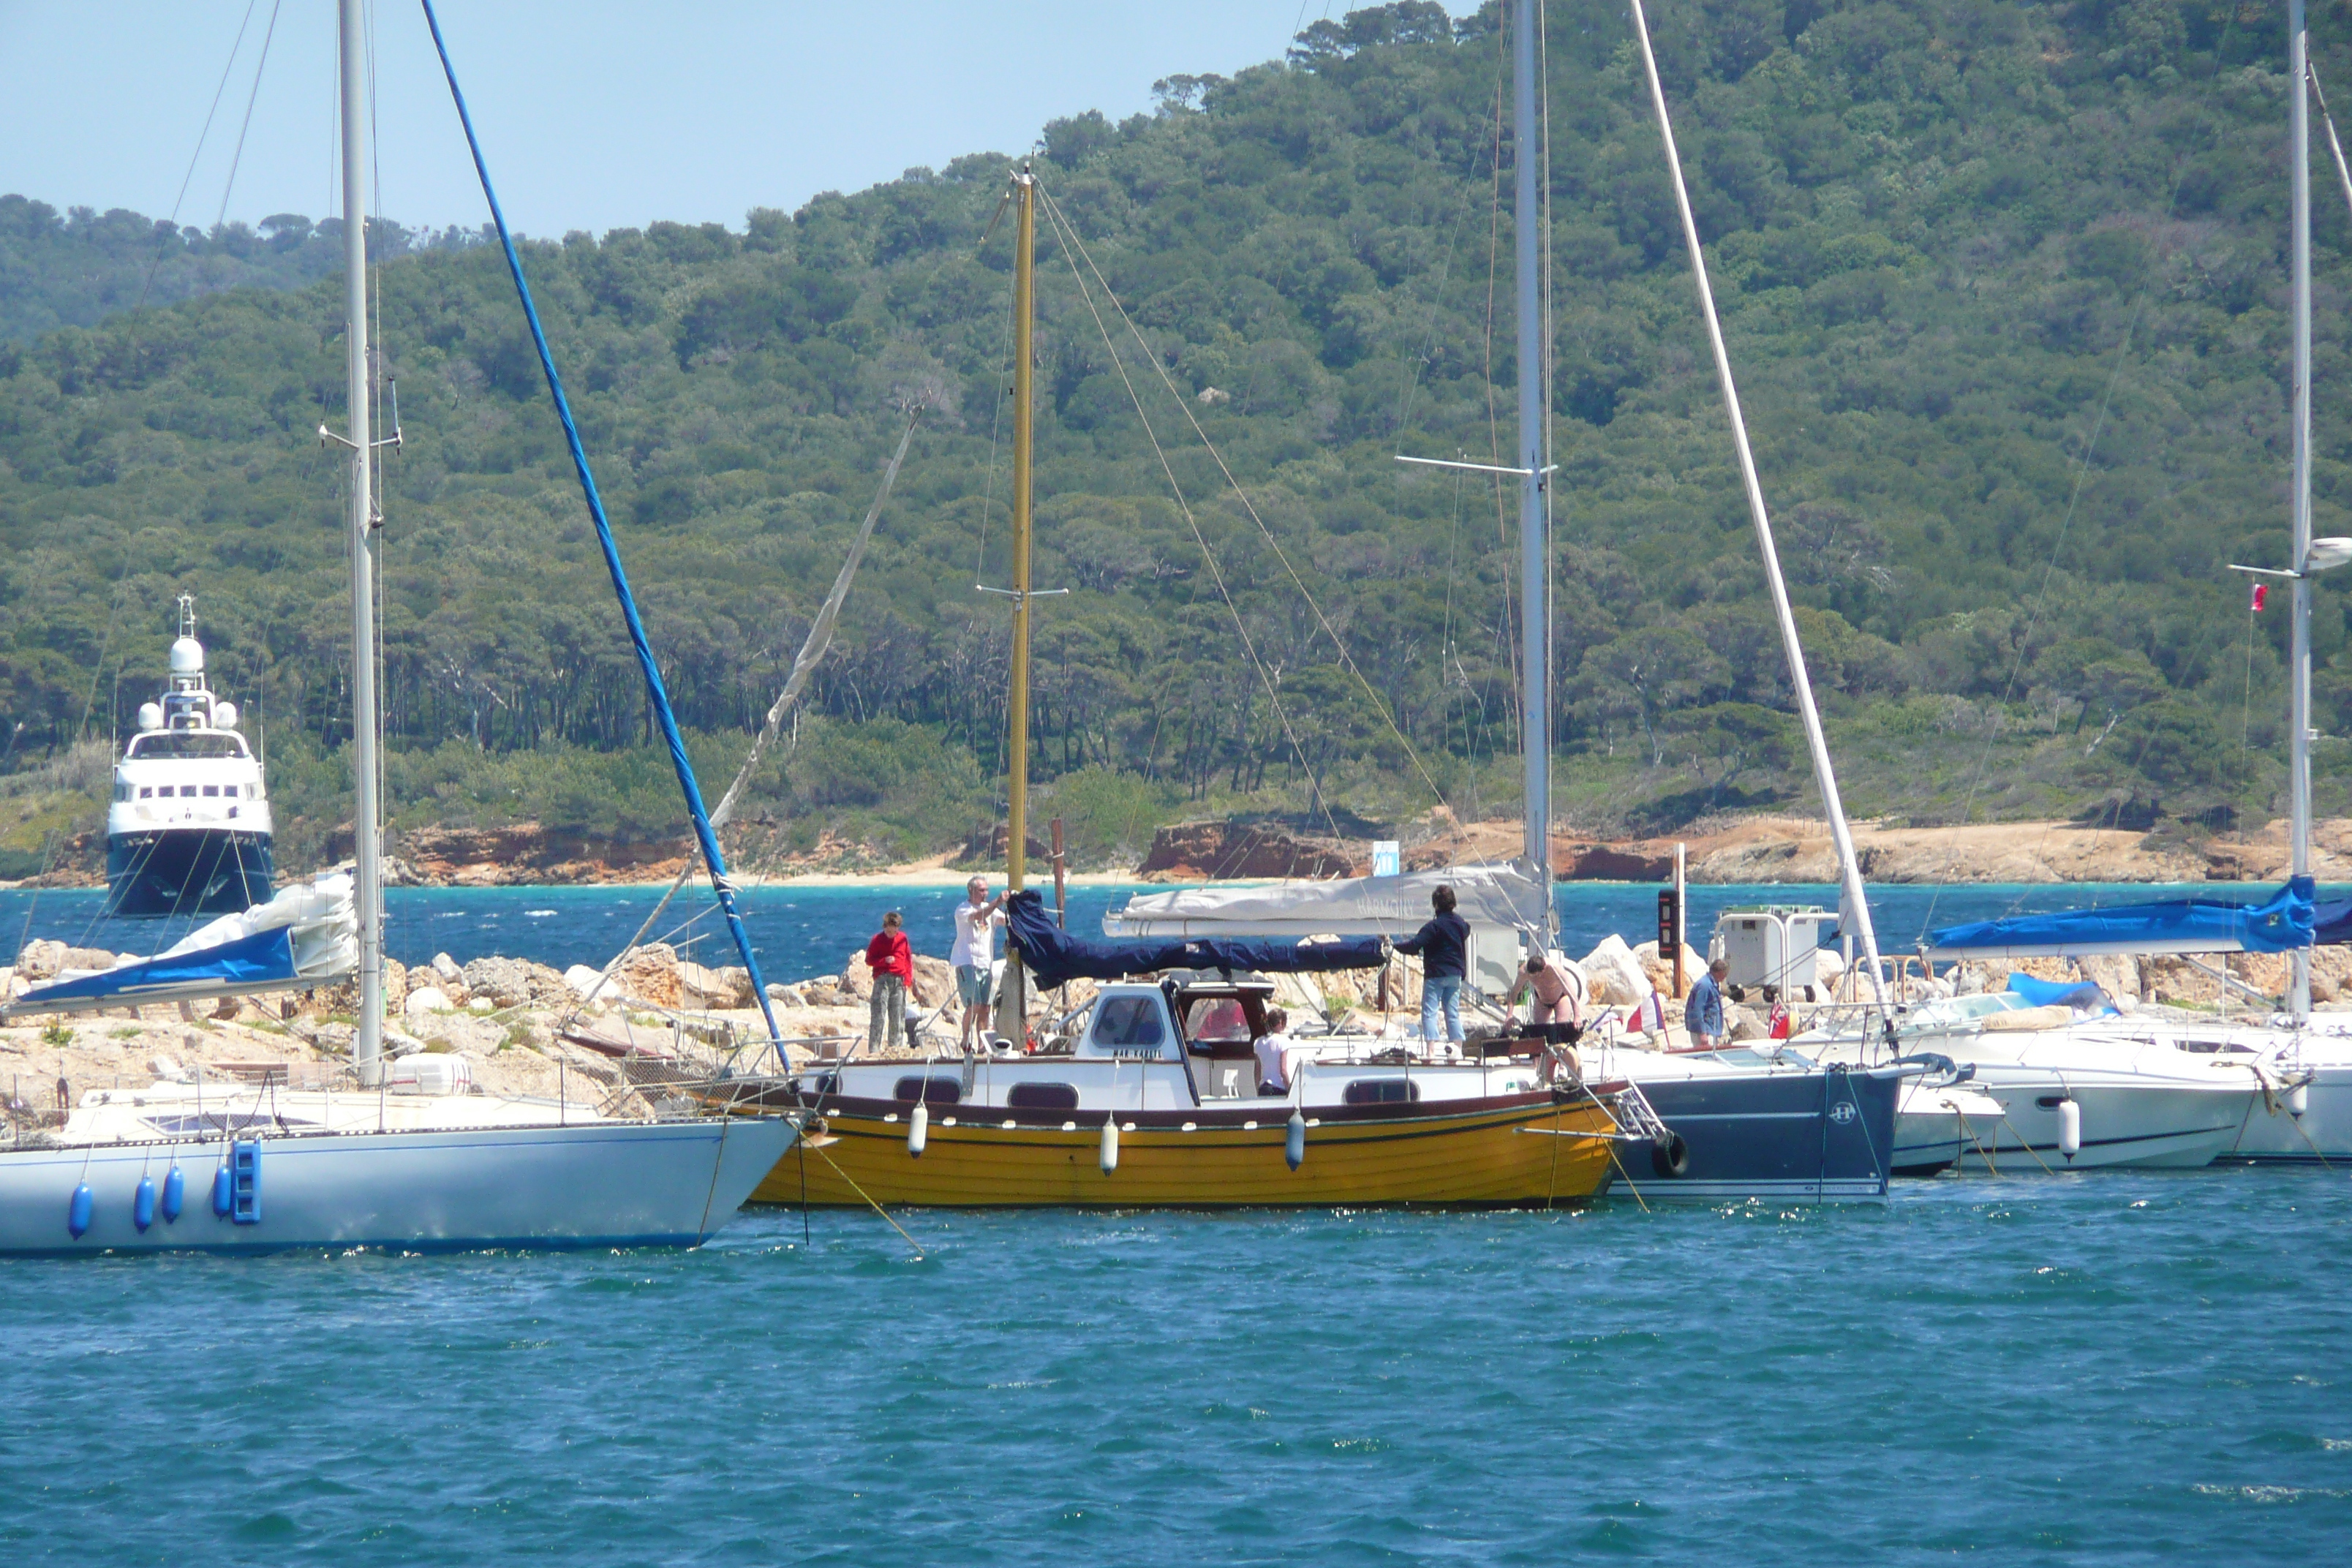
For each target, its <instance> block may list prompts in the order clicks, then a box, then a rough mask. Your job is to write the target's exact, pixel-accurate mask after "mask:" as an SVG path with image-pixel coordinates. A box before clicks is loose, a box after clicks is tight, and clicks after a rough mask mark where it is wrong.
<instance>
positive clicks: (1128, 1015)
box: [1070, 996, 1167, 1105]
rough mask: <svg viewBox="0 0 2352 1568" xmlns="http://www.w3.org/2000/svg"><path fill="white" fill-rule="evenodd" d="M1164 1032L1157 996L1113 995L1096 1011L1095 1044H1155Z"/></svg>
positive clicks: (1073, 1102) (1074, 1103) (1072, 1102)
mask: <svg viewBox="0 0 2352 1568" xmlns="http://www.w3.org/2000/svg"><path fill="white" fill-rule="evenodd" d="M1166 1033H1167V1031H1166V1030H1165V1029H1164V1028H1163V1027H1162V1026H1161V1025H1160V998H1158V997H1157V996H1113V997H1111V998H1110V999H1109V1000H1108V1001H1107V1002H1105V1003H1103V1004H1102V1005H1100V1006H1099V1007H1098V1008H1097V1009H1096V1011H1095V1033H1094V1043H1095V1044H1096V1045H1097V1046H1156V1045H1158V1044H1159V1043H1160V1040H1161V1039H1162V1038H1163V1037H1165V1036H1166ZM1070 1103H1071V1104H1073V1105H1076V1103H1077V1101H1076V1100H1072V1101H1071V1102H1070Z"/></svg>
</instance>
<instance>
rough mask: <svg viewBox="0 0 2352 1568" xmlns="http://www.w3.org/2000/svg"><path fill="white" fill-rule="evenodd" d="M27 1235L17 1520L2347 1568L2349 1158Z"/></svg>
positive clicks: (75, 1559)
mask: <svg viewBox="0 0 2352 1568" xmlns="http://www.w3.org/2000/svg"><path fill="white" fill-rule="evenodd" d="M902 1217H903V1219H904V1222H905V1223H906V1225H907V1226H908V1229H909V1230H910V1231H911V1232H912V1233H913V1235H914V1237H915V1238H916V1239H917V1240H918V1241H919V1243H920V1244H921V1245H922V1247H923V1248H924V1256H923V1258H922V1259H921V1260H920V1261H916V1260H914V1259H913V1258H911V1257H910V1255H909V1253H908V1248H907V1247H906V1246H905V1245H904V1244H903V1243H902V1242H901V1241H900V1240H899V1238H898V1237H897V1236H896V1235H895V1234H894V1233H892V1232H891V1231H890V1230H889V1229H888V1228H887V1227H886V1226H884V1225H883V1224H882V1223H881V1222H880V1221H879V1220H877V1219H876V1218H874V1217H873V1216H872V1215H861V1214H822V1213H821V1214H818V1215H815V1216H814V1218H813V1220H812V1222H811V1228H810V1237H811V1239H810V1240H809V1241H808V1242H806V1243H803V1234H802V1221H801V1217H800V1216H799V1215H796V1214H791V1213H778V1212H764V1213H754V1214H749V1215H744V1216H742V1217H740V1218H739V1219H738V1220H737V1221H736V1223H735V1224H734V1225H733V1226H730V1227H729V1229H728V1230H726V1231H725V1232H724V1233H722V1235H721V1236H720V1237H719V1239H718V1240H717V1241H716V1242H715V1243H714V1244H713V1245H711V1246H710V1247H706V1248H704V1249H703V1250H702V1251H699V1252H696V1253H636V1254H619V1255H614V1254H604V1255H584V1256H554V1257H514V1256H482V1257H461V1258H398V1257H383V1256H342V1257H321V1256H302V1257H284V1258H265V1259H258V1260H221V1259H205V1258H178V1259H173V1258H164V1259H154V1258H148V1259H138V1260H128V1259H122V1260H99V1261H82V1262H37V1263H12V1264H8V1265H5V1266H0V1345H5V1347H6V1348H5V1369H6V1370H5V1378H6V1381H7V1385H8V1391H9V1395H10V1399H9V1403H10V1407H11V1408H10V1413H9V1415H8V1416H7V1418H6V1419H5V1421H0V1561H5V1562H8V1563H56V1562H66V1563H77V1564H79V1563H107V1564H112V1563H174V1564H177V1563H215V1562H268V1561H310V1562H331V1563H338V1564H373V1563H453V1564H460V1563H461V1564H474V1563H490V1562H504V1561H511V1560H516V1559H520V1558H526V1557H529V1558H556V1559H560V1560H562V1561H563V1562H565V1563H571V1564H575V1565H591V1564H606V1563H613V1564H623V1563H722V1564H735V1563H744V1564H764V1563H843V1564H856V1565H858V1568H872V1565H877V1564H898V1563H908V1564H923V1563H1008V1564H1011V1563H1022V1564H1026V1563H1041V1564H1042V1563H1186V1564H1192V1563H1332V1564H1354V1563H1479V1564H1485V1563H1530V1564H1544V1565H1546V1568H1550V1565H1555V1564H1559V1563H1567V1562H1570V1561H1627V1562H1672V1563H1774V1564H1779V1563H1789V1564H1806V1565H1809V1568H1810V1565H1815V1564H1822V1563H1847V1562H1857V1563H1931V1562H1933V1563H1942V1562H1949V1561H1954V1560H1958V1561H1973V1562H1983V1563H2150V1564H2155V1563H2166V1564H2175V1563H2299V1564H2314V1563H2341V1562H2343V1561H2345V1560H2346V1558H2347V1552H2352V1384H2347V1378H2352V1371H2347V1357H2346V1354H2345V1346H2346V1344H2347V1342H2352V1299H2347V1292H2346V1291H2345V1290H2344V1289H2343V1284H2344V1280H2345V1279H2346V1278H2347V1269H2352V1225H2347V1220H2352V1192H2347V1184H2346V1178H2345V1174H2344V1173H2341V1172H2337V1173H2332V1174H2331V1173H2270V1172H2257V1171H2214V1172H2205V1173H2130V1172H2109V1173H2095V1174H2091V1173H2086V1174H2083V1175H2076V1176H2062V1177H2057V1178H2037V1179H2031V1180H2027V1179H2016V1178H2009V1179H2002V1180H1991V1179H1978V1180H1966V1181H1964V1180H1958V1179H1945V1180H1940V1181H1935V1182H1926V1183H1914V1184H1906V1185H1904V1186H1901V1187H1899V1188H1898V1189H1897V1193H1896V1195H1895V1198H1894V1199H1893V1201H1891V1202H1890V1203H1888V1204H1886V1205H1883V1206H1880V1205H1866V1206H1846V1207H1830V1208H1822V1209H1785V1210H1784V1209H1772V1208H1765V1207H1752V1206H1745V1205H1742V1206H1731V1207H1727V1208H1724V1209H1720V1210H1701V1211H1696V1212H1692V1211H1670V1210H1660V1211H1657V1212H1654V1213H1646V1214H1645V1213H1643V1211H1642V1210H1641V1209H1639V1208H1638V1207H1636V1206H1635V1205H1633V1204H1631V1203H1630V1202H1619V1201H1615V1200H1612V1201H1609V1202H1607V1203H1604V1204H1603V1205H1601V1206H1599V1207H1597V1208H1596V1209H1594V1210H1593V1211H1591V1212H1589V1213H1585V1214H1581V1215H1566V1214H1549V1215H1547V1214H1467V1215H1456V1214H1395V1213H1345V1212H1316V1213H1304V1214H1285V1213H1273V1212H1268V1213H1259V1214H1250V1215H1214V1216H1212V1215H1181V1214H1126V1215H1091V1214H1073V1213H1058V1214H1042V1215H973V1214H949V1213H940V1212H928V1213H926V1212H918V1213H913V1214H908V1215H903V1216H902Z"/></svg>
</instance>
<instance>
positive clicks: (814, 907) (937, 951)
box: [0, 882, 2215, 980]
mask: <svg viewBox="0 0 2352 1568" xmlns="http://www.w3.org/2000/svg"><path fill="white" fill-rule="evenodd" d="M1137 890H1139V889H1131V888H1099V887H1086V888H1073V889H1070V904H1069V910H1070V913H1069V921H1070V925H1071V928H1072V929H1073V930H1077V931H1100V930H1101V929H1102V916H1103V911H1104V910H1108V909H1109V908H1111V907H1113V906H1114V905H1115V904H1123V903H1125V902H1126V901H1127V899H1128V897H1129V894H1130V893H1132V892H1135V891H1137ZM1145 890H1154V889H1145ZM2169 891H2172V892H2175V893H2179V892H2189V891H2194V892H2197V893H2200V894H2204V895H2208V896H2210V895H2211V894H2212V893H2213V892H2214V891H2215V889H2213V888H2212V887H2210V885H2208V884H2202V883H2200V884H2199V885H2198V886H2197V887H2195V888H2194V889H2170V890H2169ZM2167 893H2168V889H2158V888H2150V887H2147V886H2146V885H2144V884H2116V885H2105V884H2091V883H2078V884H2073V885H2064V886H2047V885H2045V886H2037V887H2008V886H1991V887H1947V888H1934V887H1896V886H1885V887H1877V888H1873V889H1871V890H1870V904H1871V912H1872V919H1873V921H1874V923H1875V925H1876V926H1877V929H1878V937H1879V943H1880V946H1881V948H1882V950H1884V951H1885V952H1904V951H1907V950H1908V949H1909V948H1910V947H1911V946H1912V945H1913V944H1914V943H1916V942H1917V940H1918V938H1919V936H1920V934H1921V932H1922V931H1925V930H1926V929H1927V927H1928V926H1929V925H1931V924H1932V925H1950V924H1954V923H1956V922H1958V921H1973V920H1986V919H1990V918H1992V917H1994V916H1997V915H2003V914H2011V913H2017V912H2021V911H2025V910H2063V909H2073V908H2077V907H2080V906H2084V905H2088V904H2099V903H2105V904H2113V903H2137V902H2139V901H2141V900H2147V899H2151V898H2162V897H2165V896H2167ZM1657 894H1658V890H1657V889H1655V888H1654V887H1648V886H1643V885H1638V884H1628V883H1611V882H1578V883H1568V884H1563V885H1562V886H1561V887H1560V888H1559V889H1558V890H1557V893H1556V896H1555V897H1556V902H1557V904H1558V906H1559V915H1560V931H1561V942H1562V943H1563V945H1565V946H1566V947H1568V948H1569V949H1570V951H1571V952H1578V953H1582V952H1589V951H1591V947H1592V945H1593V943H1595V942H1599V941H1600V940H1601V938H1602V937H1603V936H1606V935H1608V934H1609V933H1610V932H1612V931H1616V932H1619V933H1621V934H1622V935H1623V936H1624V937H1625V939H1626V940H1627V941H1628V942H1646V941H1649V940H1650V939H1652V938H1654V936H1655V935H1656V934H1657ZM660 896H661V895H660V891H659V889H647V888H609V887H608V888H395V889H391V890H390V892H389V893H388V894H387V895H386V900H385V927H384V945H385V951H387V952H390V953H391V954H392V956H393V957H394V958H396V959H398V960H400V961H401V962H402V963H425V962H426V961H427V960H429V959H431V958H432V957H433V955H434V954H435V953H436V952H446V953H448V954H449V955H450V956H451V957H453V958H455V959H457V961H458V962H459V963H464V962H465V961H467V959H471V958H479V957H482V956H483V955H485V954H488V953H499V954H503V955H505V956H507V957H509V958H531V959H537V960H538V961H540V962H541V963H551V964H553V965H555V967H557V968H558V969H564V968H568V967H570V966H571V965H572V964H574V963H588V964H594V965H596V966H598V967H602V966H603V965H604V963H605V962H606V961H607V960H608V959H610V958H611V957H612V956H613V954H614V952H618V951H619V950H620V947H621V945H622V943H624V942H627V941H628V940H629V938H630V937H631V936H633V935H634V934H635V931H636V930H637V927H638V926H639V925H640V924H641V923H642V922H643V921H644V920H645V918H646V915H647V914H649V913H651V912H652V910H653V908H654V905H655V903H656V901H657V900H659V898H660ZM962 896H963V895H962V889H959V888H754V889H750V890H748V891H746V892H745V893H744V894H743V896H742V907H743V911H744V922H745V924H746V926H747V927H748V928H749V930H750V931H751V940H752V942H753V944H754V945H755V947H756V948H757V950H758V952H759V954H760V965H761V970H762V972H763V973H766V974H767V976H768V977H769V978H770V979H775V980H796V979H801V978H803V977H805V976H808V975H813V974H832V973H839V972H840V970H841V968H842V966H843V964H844V963H845V962H846V961H847V959H848V956H849V953H850V952H851V950H852V949H856V950H858V951H860V952H862V951H864V949H865V946H866V938H867V937H869V936H871V935H872V934H873V933H874V931H875V930H876V928H877V927H878V926H879V925H880V924H881V922H882V915H883V913H884V911H886V910H894V909H895V910H900V911H901V912H902V913H903V914H904V916H905V918H906V921H907V930H908V935H909V936H910V937H911V939H912V940H913V942H914V944H915V951H916V952H928V953H930V954H933V955H934V956H937V957H942V958H943V957H945V956H946V955H947V951H948V943H949V942H950V940H951V938H952V936H953V932H952V931H951V930H950V925H949V921H948V910H949V908H950V906H951V905H952V904H953V903H954V902H955V900H958V899H959V898H961V897H962ZM104 903H105V895H104V894H103V893H101V892H100V891H98V890H96V889H79V890H75V891H68V892H41V893H33V892H26V891H22V890H13V891H0V954H5V953H14V952H16V947H17V944H18V942H20V941H22V940H23V939H25V938H26V937H46V938H50V939H54V940H58V941H62V942H70V943H73V944H75V945H77V946H92V947H105V948H109V949H111V950H112V951H114V952H155V951H157V950H159V949H161V948H163V947H164V946H167V945H169V943H170V942H172V941H173V940H176V938H177V937H179V936H180V935H183V934H184V933H185V931H186V929H187V925H188V922H185V921H183V922H179V923H176V924H174V923H171V922H166V921H101V920H100V919H99V918H98V915H99V911H100V909H101V908H102V907H103V905H104ZM1754 903H1781V904H1788V903H1795V904H1818V905H1820V906H1822V907H1823V908H1825V909H1832V910H1833V909H1835V908H1836V907H1837V889H1835V888H1832V887H1808V886H1790V885H1774V886H1763V887H1695V888H1693V889H1690V912H1689V914H1688V917H1687V920H1686V922H1685V930H1686V931H1688V932H1689V933H1690V937H1691V941H1692V942H1693V943H1694V945H1696V946H1697V947H1699V948H1701V949H1704V948H1705V947H1706V933H1707V932H1708V931H1711V930H1713V929H1714V925H1715V917H1716V914H1717V911H1718V910H1722V909H1724V908H1726V907H1727V906H1728V905H1732V904H1754ZM681 928H682V929H681ZM654 934H655V935H656V937H660V936H665V935H666V936H668V937H669V938H670V940H672V941H673V942H677V943H679V944H680V945H682V946H685V947H688V949H690V950H691V951H692V952H694V954H695V955H696V956H697V957H698V958H699V959H700V960H701V961H702V962H704V963H713V964H717V963H736V962H738V960H737V959H736V958H735V957H734V949H733V945H732V943H731V942H730V941H729V939H728V937H727V934H726V931H725V930H724V928H723V927H721V926H720V925H719V921H718V920H717V919H716V918H715V917H714V915H713V913H712V910H711V903H710V898H709V894H708V893H707V892H701V893H697V892H692V891H689V892H687V893H683V894H680V895H679V897H678V900H677V902H675V903H673V904H672V905H671V906H670V909H669V910H668V911H667V913H665V915H664V916H663V918H662V921H661V923H660V924H659V925H658V926H656V929H655V931H654Z"/></svg>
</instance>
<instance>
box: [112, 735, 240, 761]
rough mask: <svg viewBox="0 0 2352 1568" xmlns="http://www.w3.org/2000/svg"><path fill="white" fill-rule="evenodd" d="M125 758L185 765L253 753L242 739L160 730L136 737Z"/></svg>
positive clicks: (229, 736)
mask: <svg viewBox="0 0 2352 1568" xmlns="http://www.w3.org/2000/svg"><path fill="white" fill-rule="evenodd" d="M122 754H123V755H124V756H125V757H137V758H139V759H141V760H142V761H144V762H155V761H158V760H172V761H184V760H186V759H188V758H192V757H194V758H201V757H213V758H219V757H231V758H243V757H245V756H247V755H248V754H249V753H248V752H247V751H246V749H245V742H244V740H243V739H242V738H241V737H239V736H236V735H226V734H220V733H196V734H191V733H187V732H184V731H171V730H159V731H155V732H153V733H152V734H146V735H138V736H134V737H133V738H132V739H131V744H130V746H129V747H128V748H127V749H126V750H125V751H124V752H123V753H122Z"/></svg>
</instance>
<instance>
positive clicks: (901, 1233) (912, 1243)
mask: <svg viewBox="0 0 2352 1568" xmlns="http://www.w3.org/2000/svg"><path fill="white" fill-rule="evenodd" d="M428 3H429V0H428ZM816 1152H817V1156H818V1158H820V1159H822V1160H823V1161H824V1163H826V1164H828V1165H831V1166H832V1167H833V1173H834V1174H835V1175H836V1176H839V1177H840V1178H841V1179H842V1180H843V1181H845V1182H847V1183H848V1184H849V1190H850V1191H851V1192H853V1193H856V1194H857V1195H858V1196H859V1197H861V1198H865V1199H866V1207H868V1208H870V1209H872V1210H873V1211H874V1212H875V1213H876V1214H878V1215H881V1216H882V1223H883V1224H885V1225H887V1226H889V1227H890V1228H891V1229H892V1230H895V1231H897V1232H898V1237H899V1239H900V1240H902V1241H904V1242H905V1243H906V1244H907V1245H908V1247H911V1248H913V1249H914V1254H915V1261H916V1262H918V1263H920V1262H921V1261H922V1260H923V1247H922V1244H921V1243H920V1242H919V1241H917V1240H916V1239H915V1238H914V1237H911V1236H908V1234H907V1227H906V1226H902V1225H900V1224H899V1223H898V1221H897V1220H895V1219H892V1218H891V1217H890V1211H889V1210H888V1209H886V1208H884V1207H883V1206H882V1205H880V1204H877V1203H876V1202H875V1201H874V1200H873V1199H872V1198H871V1197H868V1196H867V1195H866V1189H865V1188H864V1187H861V1186H859V1185H858V1184H857V1178H856V1177H855V1176H853V1175H851V1174H850V1173H848V1172H846V1171H845V1170H843V1169H842V1168H841V1162H840V1161H838V1160H836V1159H835V1158H834V1157H833V1152H832V1151H831V1150H829V1149H827V1148H825V1147H824V1145H823V1144H821V1143H820V1144H819V1145H817V1151H816ZM803 1212H805V1205H803Z"/></svg>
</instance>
